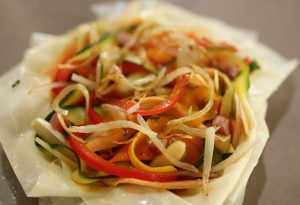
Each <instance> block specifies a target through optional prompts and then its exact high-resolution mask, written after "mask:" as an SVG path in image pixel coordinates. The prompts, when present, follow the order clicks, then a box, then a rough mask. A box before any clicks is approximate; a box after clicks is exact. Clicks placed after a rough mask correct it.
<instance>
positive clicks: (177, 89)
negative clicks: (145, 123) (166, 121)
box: [133, 75, 189, 116]
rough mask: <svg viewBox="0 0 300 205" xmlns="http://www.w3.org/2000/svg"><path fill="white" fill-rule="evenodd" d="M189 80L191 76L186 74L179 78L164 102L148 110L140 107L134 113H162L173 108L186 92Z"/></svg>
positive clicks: (145, 114) (144, 114) (147, 114)
mask: <svg viewBox="0 0 300 205" xmlns="http://www.w3.org/2000/svg"><path fill="white" fill-rule="evenodd" d="M188 82H189V78H188V76H186V75H184V76H181V77H179V78H177V80H176V84H175V86H174V89H173V91H172V93H171V95H170V96H169V98H167V99H166V100H165V101H164V102H162V103H160V104H158V105H156V106H154V107H153V108H151V109H147V110H143V109H138V110H137V111H135V112H134V113H133V114H140V115H142V116H149V115H156V114H160V113H162V112H165V111H167V110H169V109H171V108H172V107H173V106H174V105H175V104H176V102H177V101H178V100H179V99H180V98H181V97H182V96H183V94H184V92H185V86H186V84H187V83H188Z"/></svg>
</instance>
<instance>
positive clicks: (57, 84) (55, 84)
mask: <svg viewBox="0 0 300 205" xmlns="http://www.w3.org/2000/svg"><path fill="white" fill-rule="evenodd" d="M66 85H68V83H67V82H53V83H46V84H42V85H38V86H35V87H33V88H31V89H30V90H29V91H28V94H31V93H32V92H34V91H35V90H38V89H41V88H45V89H52V88H61V87H64V86H66Z"/></svg>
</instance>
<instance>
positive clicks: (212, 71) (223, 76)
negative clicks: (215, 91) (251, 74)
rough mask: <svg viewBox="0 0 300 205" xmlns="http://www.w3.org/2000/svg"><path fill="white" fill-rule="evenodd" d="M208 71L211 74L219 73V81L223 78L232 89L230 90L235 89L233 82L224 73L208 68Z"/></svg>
mask: <svg viewBox="0 0 300 205" xmlns="http://www.w3.org/2000/svg"><path fill="white" fill-rule="evenodd" d="M207 71H208V72H209V73H213V74H214V73H215V72H216V73H218V76H219V79H220V78H221V79H222V80H223V81H224V82H225V84H226V86H227V88H230V89H231V88H233V85H232V82H231V80H230V79H229V78H228V76H227V75H226V74H224V73H222V72H221V71H219V70H216V69H215V68H207Z"/></svg>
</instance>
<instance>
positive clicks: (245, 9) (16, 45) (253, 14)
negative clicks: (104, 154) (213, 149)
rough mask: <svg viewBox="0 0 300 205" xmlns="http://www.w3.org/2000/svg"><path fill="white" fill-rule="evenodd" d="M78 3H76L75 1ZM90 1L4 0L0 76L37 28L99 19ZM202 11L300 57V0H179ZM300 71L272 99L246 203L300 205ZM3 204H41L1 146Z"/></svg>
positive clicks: (0, 0)
mask: <svg viewBox="0 0 300 205" xmlns="http://www.w3.org/2000/svg"><path fill="white" fill-rule="evenodd" d="M75 2H76V3H75ZM97 2H99V1H88V0H77V1H72V0H51V1H40V0H26V1H24V0H0V25H1V32H0V47H1V48H2V49H1V51H0V53H1V55H0V74H2V73H4V72H5V71H7V70H8V69H9V68H11V67H12V66H13V65H15V64H16V63H17V62H19V61H20V60H21V58H22V55H23V52H24V50H25V49H26V48H27V47H28V42H29V38H30V34H31V33H32V32H34V31H38V32H45V33H51V34H60V33H63V32H65V31H66V30H68V29H70V28H72V27H73V26H76V25H77V24H79V23H82V22H86V21H89V20H92V19H93V15H92V14H91V12H90V10H89V5H90V4H92V3H97ZM172 2H174V3H176V4H178V5H181V6H183V7H185V8H188V9H190V10H191V11H193V12H196V13H199V14H201V15H207V16H212V17H216V18H219V19H223V20H224V21H226V22H227V23H229V24H231V25H234V26H238V27H244V28H248V29H251V30H255V31H258V33H259V37H260V40H261V41H262V42H263V43H265V44H266V45H268V46H269V47H271V48H273V49H275V50H276V51H278V52H279V53H281V54H282V55H284V56H287V57H298V58H300V54H299V48H300V41H299V36H300V26H299V22H298V21H299V19H300V12H299V9H300V1H299V0H285V1H277V0H251V1H250V0H239V1H238V0H227V1H219V0H210V1H205V0H198V1H197V0H194V1H193V0H186V1H179V0H173V1H172ZM297 77H299V78H300V70H299V69H298V70H296V71H295V72H294V73H293V74H292V76H290V77H289V78H288V79H287V80H286V82H285V83H284V84H283V85H282V86H281V87H280V89H279V90H278V91H277V92H276V93H275V94H274V95H273V96H272V97H271V98H270V100H269V109H268V112H267V123H268V126H269V129H270V133H271V137H270V139H269V141H268V143H267V146H266V148H265V150H264V152H263V155H262V157H261V158H260V161H259V163H258V165H257V167H256V168H255V170H254V172H253V173H252V175H251V178H250V180H249V183H248V186H247V191H246V196H245V202H244V204H246V205H253V204H259V205H268V204H272V205H277V204H278V205H279V204H289V205H290V204H299V203H300V194H299V193H300V183H299V182H300V174H299V173H300V163H299V158H298V154H299V151H298V150H299V149H300V141H299V133H298V132H299V131H300V130H299V126H300V112H299V109H298V107H299V106H298V104H299V102H300V92H299V91H300V81H299V80H297ZM0 156H1V157H0V184H1V185H0V205H4V204H5V205H15V204H22V205H23V204H26V205H31V204H32V205H35V204H37V200H36V199H32V198H27V197H26V196H25V194H24V193H23V191H22V188H21V186H20V184H19V182H18V180H17V179H16V177H15V175H14V174H13V172H12V169H11V167H10V165H9V162H8V161H7V158H6V156H5V154H4V152H3V150H2V148H1V146H0Z"/></svg>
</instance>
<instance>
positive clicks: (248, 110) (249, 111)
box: [241, 96, 256, 136]
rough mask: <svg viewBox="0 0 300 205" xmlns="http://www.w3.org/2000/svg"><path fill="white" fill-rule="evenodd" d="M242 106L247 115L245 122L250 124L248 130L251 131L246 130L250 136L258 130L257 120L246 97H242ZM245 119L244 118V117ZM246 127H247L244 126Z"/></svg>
mask: <svg viewBox="0 0 300 205" xmlns="http://www.w3.org/2000/svg"><path fill="white" fill-rule="evenodd" d="M241 106H242V110H243V113H244V115H245V119H247V120H244V121H245V122H248V124H249V125H248V129H249V130H245V132H246V134H247V136H250V135H251V134H252V133H251V132H254V131H255V129H256V120H255V116H254V113H253V111H252V109H251V108H250V105H249V102H248V100H247V98H246V97H245V96H241ZM242 119H243V117H242ZM244 126H245V125H244Z"/></svg>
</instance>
